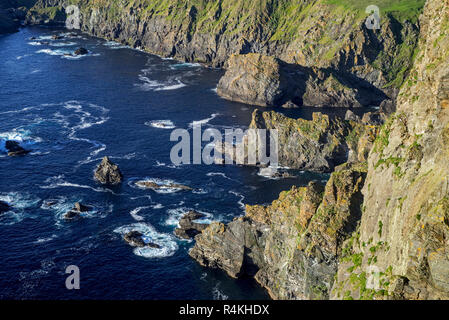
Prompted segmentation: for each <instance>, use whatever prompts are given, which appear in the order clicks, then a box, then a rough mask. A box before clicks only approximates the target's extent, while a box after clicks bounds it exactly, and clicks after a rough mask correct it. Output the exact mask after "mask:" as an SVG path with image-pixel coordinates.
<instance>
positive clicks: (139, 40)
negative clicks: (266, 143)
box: [0, 0, 449, 299]
mask: <svg viewBox="0 0 449 320" xmlns="http://www.w3.org/2000/svg"><path fill="white" fill-rule="evenodd" d="M145 4H146V5H148V6H149V4H148V3H146V2H145V0H142V1H136V2H135V3H134V2H133V3H132V4H129V5H128V6H127V7H126V8H123V9H122V10H119V11H117V14H116V15H108V10H112V9H117V7H116V5H117V3H116V2H115V1H111V2H109V3H108V4H107V5H106V7H105V9H104V10H101V11H95V9H98V8H96V7H95V5H94V6H93V7H92V6H88V5H85V4H81V8H80V9H81V12H82V21H81V22H82V23H81V28H82V31H84V32H88V33H89V34H92V35H96V36H100V37H103V38H107V39H113V40H116V41H120V42H123V43H126V44H129V45H131V46H133V47H142V48H146V49H148V50H149V51H151V52H153V53H157V54H160V55H162V56H167V57H177V58H180V59H182V60H186V61H199V62H203V63H207V64H209V65H212V66H218V67H222V66H225V67H226V73H225V75H224V77H223V78H222V79H221V80H220V83H219V85H218V88H217V92H218V94H219V95H221V96H222V97H224V98H225V99H228V100H232V101H239V102H243V103H247V104H251V105H256V106H259V107H282V106H284V107H286V108H296V107H298V106H302V105H310V106H333V107H337V106H340V107H347V108H349V107H351V108H352V107H363V106H369V105H375V106H379V107H380V110H379V111H378V112H374V113H371V112H370V113H366V114H365V115H364V116H363V117H357V116H355V114H353V113H352V112H348V113H347V115H346V117H345V119H340V118H338V117H337V118H330V117H329V116H328V115H325V114H322V113H314V114H313V118H312V120H304V119H291V118H288V117H286V116H284V115H282V114H281V113H278V112H275V111H268V112H262V111H259V110H256V111H254V113H253V117H252V122H251V124H250V126H249V127H250V128H254V129H277V130H279V132H280V141H279V142H280V146H281V149H280V153H279V158H280V164H281V165H282V166H288V167H291V168H295V169H300V170H308V171H317V172H328V173H331V176H330V179H329V181H328V182H327V183H326V185H320V184H319V183H318V182H311V183H309V184H308V185H307V186H305V187H293V188H292V189H291V190H289V191H285V192H283V193H281V194H280V196H279V199H277V200H275V201H274V202H273V203H272V204H271V205H269V206H259V205H256V206H246V214H245V216H243V217H238V218H236V219H234V220H233V221H232V222H230V223H228V224H223V223H218V222H215V223H212V224H210V225H209V226H206V225H204V224H201V223H198V221H197V220H198V219H201V218H203V216H202V215H201V214H200V213H197V212H188V213H187V214H186V215H185V216H184V217H183V218H182V219H181V221H180V223H179V224H180V225H179V228H177V229H176V230H175V234H176V235H177V236H178V237H181V238H183V239H191V238H194V239H195V245H194V247H193V248H192V249H191V250H190V251H189V254H190V256H191V257H192V258H193V259H195V260H196V261H198V263H199V264H201V265H202V266H204V267H211V268H218V269H222V270H223V271H225V272H226V273H227V274H228V275H229V276H230V277H233V278H239V277H244V276H250V277H253V278H254V279H255V280H256V281H257V282H258V283H259V284H260V285H261V286H263V287H264V288H266V289H267V291H268V292H269V294H270V296H271V297H272V298H273V299H449V281H448V279H449V258H448V257H449V255H448V253H449V245H448V243H447V239H448V238H449V222H448V221H449V200H448V199H449V188H448V181H449V165H448V163H449V162H448V161H447V156H448V155H449V151H448V143H447V142H448V141H449V129H448V128H449V124H448V123H449V113H448V106H449V69H448V67H447V66H448V65H449V60H448V59H449V58H448V57H449V56H448V54H447V48H448V47H449V36H448V30H449V27H448V26H449V24H448V21H449V3H448V2H447V1H438V0H427V2H426V5H425V8H424V12H423V14H422V15H421V17H420V18H419V22H418V21H413V19H411V20H407V19H406V20H403V21H398V20H396V18H394V17H393V16H389V17H388V18H387V19H386V21H385V22H384V23H383V24H382V28H381V29H380V30H379V31H378V32H372V31H370V30H367V29H366V28H364V27H363V18H364V17H362V18H360V17H359V16H358V15H356V14H355V13H351V11H344V10H343V9H339V10H336V12H335V11H333V10H334V9H335V8H334V7H332V6H330V5H326V4H325V3H324V2H323V1H320V0H316V1H311V4H310V7H309V9H308V10H309V12H308V13H309V14H307V17H304V18H303V20H302V21H301V22H302V23H301V26H297V28H295V36H293V37H290V38H289V37H287V36H286V35H285V34H279V33H280V32H281V31H280V29H277V28H274V29H270V28H268V27H267V29H265V28H263V27H262V25H263V23H260V21H258V22H259V23H255V21H245V23H248V22H254V24H253V25H251V24H250V27H248V28H247V29H245V28H243V27H242V26H241V25H240V24H239V22H236V21H238V20H239V19H236V21H234V20H232V19H231V18H229V19H228V24H227V25H224V24H222V20H221V15H222V13H223V10H225V9H229V8H224V7H223V6H224V5H225V4H228V5H230V4H229V3H228V2H227V1H221V2H219V5H218V7H217V8H210V7H196V6H193V5H189V6H185V7H177V6H176V5H178V4H179V2H178V1H173V5H172V6H168V8H165V7H164V8H158V7H154V6H149V7H148V10H146V11H145V10H143V8H144V5H145ZM230 6H231V5H230ZM233 9H235V7H232V6H231V9H230V10H231V12H232V13H233V14H235V15H237V18H241V16H240V15H239V13H238V12H234V11H232V10H233ZM239 9H242V10H243V8H239V7H238V5H237V10H239ZM257 9H261V8H257ZM62 10H63V2H62V1H60V0H39V1H38V2H37V4H36V6H34V7H33V8H32V9H31V10H30V11H28V14H27V16H26V18H25V22H26V23H27V24H42V23H43V24H58V23H59V22H60V21H61V20H62V19H63V18H64V16H63V13H62V12H63V11H62ZM245 10H246V8H245ZM273 10H274V9H273ZM302 10H305V9H304V8H303V7H298V8H297V11H299V12H303V11H302ZM95 12H96V13H95ZM173 12H180V13H181V14H180V15H179V16H178V15H177V14H175V13H173ZM94 13H95V14H94ZM272 13H273V12H270V14H272ZM312 13H313V14H312ZM0 14H1V12H0ZM93 16H94V18H95V19H98V21H97V22H98V23H96V24H94V25H93V24H91V23H90V21H91V19H92V17H93ZM254 16H255V17H259V15H258V11H256V12H255V15H254ZM200 18H203V19H200ZM415 18H417V17H415ZM335 19H337V21H339V23H327V22H326V21H334V20H335ZM5 21H6V20H5ZM233 24H234V25H233ZM302 25H304V26H307V30H302ZM211 26H218V27H220V28H221V29H209V28H210V27H211ZM284 27H285V26H284ZM3 30H5V29H3ZM6 30H8V29H6ZM11 30H12V29H11ZM324 35H326V36H324ZM283 36H284V37H285V39H287V40H286V41H281V40H280V39H281V38H282V37H283ZM418 41H419V42H418ZM415 57H416V58H415ZM399 89H400V90H399ZM10 147H11V150H12V151H11V152H18V153H19V154H20V153H23V152H25V151H26V150H24V149H23V151H22V150H20V149H18V148H19V147H20V146H17V145H10ZM12 155H15V154H12ZM122 178H123V176H122V174H121V172H120V170H119V169H118V167H117V166H116V165H115V164H113V163H111V162H110V160H109V158H105V159H103V161H102V163H101V164H100V165H99V167H98V168H97V170H96V172H95V179H96V180H97V181H98V182H100V183H101V184H104V185H117V184H119V183H120V182H121V181H122ZM136 185H137V186H139V187H142V188H148V189H153V190H159V189H164V188H165V189H167V188H171V189H179V190H184V191H185V190H191V189H190V188H189V187H187V186H183V185H178V184H158V183H155V182H152V181H144V180H142V181H139V182H137V183H136ZM8 208H9V206H8V205H7V204H5V203H1V202H0V211H3V212H4V211H6V210H8ZM85 209H86V208H84V207H83V206H81V204H78V205H77V206H75V208H74V209H73V210H72V211H70V212H69V213H68V216H67V218H68V219H72V218H75V217H77V216H79V214H80V213H81V212H83V210H85ZM124 240H125V241H126V242H128V243H129V244H130V245H131V246H134V247H146V246H149V247H152V248H157V245H156V244H152V243H148V242H147V241H146V240H147V239H145V237H144V236H143V234H141V233H139V232H138V231H131V232H129V233H128V234H126V235H124ZM373 274H375V275H373ZM373 276H376V277H378V280H379V281H378V283H377V284H376V285H375V286H371V284H370V280H372V277H373Z"/></svg>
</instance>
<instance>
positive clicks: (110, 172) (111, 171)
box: [94, 157, 123, 185]
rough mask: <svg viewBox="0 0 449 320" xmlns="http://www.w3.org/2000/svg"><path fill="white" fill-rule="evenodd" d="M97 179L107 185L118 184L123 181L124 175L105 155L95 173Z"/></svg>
mask: <svg viewBox="0 0 449 320" xmlns="http://www.w3.org/2000/svg"><path fill="white" fill-rule="evenodd" d="M94 178H95V180H97V181H98V182H100V183H101V184H105V185H116V184H119V183H120V182H122V178H123V175H122V173H121V172H120V169H119V167H118V166H117V165H116V164H114V163H112V162H111V160H109V158H108V157H104V158H103V160H102V161H101V163H100V164H99V165H98V167H97V169H96V170H95V174H94Z"/></svg>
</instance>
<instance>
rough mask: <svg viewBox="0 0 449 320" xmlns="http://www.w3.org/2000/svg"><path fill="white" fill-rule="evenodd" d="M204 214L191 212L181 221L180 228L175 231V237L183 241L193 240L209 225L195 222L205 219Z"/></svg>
mask: <svg viewBox="0 0 449 320" xmlns="http://www.w3.org/2000/svg"><path fill="white" fill-rule="evenodd" d="M204 217H205V216H204V214H202V213H199V212H196V211H189V212H188V213H186V214H185V215H184V216H183V217H182V218H181V220H180V221H179V228H176V229H175V235H176V236H178V237H179V238H182V239H192V238H194V237H195V236H196V235H198V234H200V233H201V232H202V231H203V230H204V229H206V228H207V226H208V225H207V224H204V223H196V222H195V220H198V219H201V218H204Z"/></svg>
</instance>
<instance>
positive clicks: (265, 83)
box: [217, 53, 387, 108]
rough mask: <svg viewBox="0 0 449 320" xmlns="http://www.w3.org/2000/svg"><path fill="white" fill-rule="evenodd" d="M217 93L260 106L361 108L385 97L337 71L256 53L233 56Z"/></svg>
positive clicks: (378, 103)
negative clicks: (291, 62)
mask: <svg viewBox="0 0 449 320" xmlns="http://www.w3.org/2000/svg"><path fill="white" fill-rule="evenodd" d="M225 67H226V73H225V75H224V76H223V77H222V78H221V79H220V82H219V84H218V87H217V93H218V94H219V95H220V96H221V97H223V98H225V99H228V100H232V101H238V102H242V103H246V104H251V105H257V106H262V107H266V106H270V107H280V106H284V105H292V104H295V105H304V106H314V107H353V108H354V107H361V106H369V105H380V104H381V102H382V101H383V100H385V99H387V97H386V95H385V94H384V93H383V92H382V91H380V90H378V89H377V88H376V87H374V86H373V85H370V84H368V83H366V82H365V81H361V79H357V78H355V77H354V76H349V75H342V74H338V72H337V71H331V70H325V69H318V68H306V67H303V66H300V65H297V64H288V63H285V62H283V61H281V60H279V59H277V58H275V57H272V56H265V55H261V54H257V53H249V54H245V55H232V56H231V57H230V58H229V60H228V61H227V63H226V66H225Z"/></svg>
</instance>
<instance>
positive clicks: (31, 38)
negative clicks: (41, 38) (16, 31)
mask: <svg viewBox="0 0 449 320" xmlns="http://www.w3.org/2000/svg"><path fill="white" fill-rule="evenodd" d="M28 40H36V37H30V38H29V39H28Z"/></svg>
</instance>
